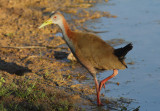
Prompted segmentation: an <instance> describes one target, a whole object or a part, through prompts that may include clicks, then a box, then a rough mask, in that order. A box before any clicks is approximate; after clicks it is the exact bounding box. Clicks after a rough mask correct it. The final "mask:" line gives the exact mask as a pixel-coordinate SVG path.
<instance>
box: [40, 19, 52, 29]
mask: <svg viewBox="0 0 160 111" xmlns="http://www.w3.org/2000/svg"><path fill="white" fill-rule="evenodd" d="M49 24H53V22H52V20H51V18H49V19H48V20H47V21H45V22H44V23H43V24H42V25H41V26H39V27H38V28H39V29H40V28H42V27H44V26H46V25H49Z"/></svg>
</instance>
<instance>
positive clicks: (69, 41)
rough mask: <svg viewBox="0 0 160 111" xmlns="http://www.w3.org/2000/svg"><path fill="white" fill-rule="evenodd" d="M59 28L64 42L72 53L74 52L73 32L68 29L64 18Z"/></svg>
mask: <svg viewBox="0 0 160 111" xmlns="http://www.w3.org/2000/svg"><path fill="white" fill-rule="evenodd" d="M59 27H60V28H61V30H62V33H63V39H64V40H65V41H66V43H67V44H68V46H69V47H70V49H71V50H72V52H74V51H75V50H74V46H73V39H74V38H73V34H74V32H73V31H72V30H71V29H70V28H69V25H68V23H67V21H66V20H65V18H63V21H62V23H61V24H59Z"/></svg>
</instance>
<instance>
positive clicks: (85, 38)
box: [39, 11, 133, 105]
mask: <svg viewBox="0 0 160 111" xmlns="http://www.w3.org/2000/svg"><path fill="white" fill-rule="evenodd" d="M49 24H57V25H58V26H59V27H60V28H61V30H62V33H63V39H64V40H65V41H66V44H67V45H68V46H69V48H70V50H71V51H72V53H73V55H74V56H75V57H76V59H77V60H78V61H79V62H80V63H81V64H82V65H83V66H84V67H85V68H86V69H87V70H88V71H89V72H90V74H91V75H92V76H93V78H94V82H95V86H96V92H97V105H102V103H101V101H100V91H101V88H102V86H104V87H105V82H107V81H108V80H109V79H111V78H113V77H114V76H116V75H117V74H118V69H126V68H127V65H126V63H125V61H124V59H125V55H126V54H127V53H128V52H129V51H130V50H131V49H132V47H133V46H132V44H131V43H129V44H128V45H126V46H125V47H123V48H118V49H114V48H113V47H111V46H110V45H109V44H107V43H106V42H105V41H103V40H102V39H100V38H99V37H98V36H97V35H95V34H93V33H88V32H76V31H72V30H71V29H70V27H69V25H68V23H67V21H66V19H65V18H64V16H63V15H62V14H61V13H60V12H59V11H55V12H52V14H51V16H50V18H49V19H48V20H47V21H46V22H44V23H43V24H42V25H41V26H40V27H39V28H42V27H44V26H46V25H49ZM96 69H104V70H113V74H112V75H111V76H109V77H107V78H106V79H104V80H102V81H101V82H100V84H99V83H98V81H97V78H96V73H97V70H96Z"/></svg>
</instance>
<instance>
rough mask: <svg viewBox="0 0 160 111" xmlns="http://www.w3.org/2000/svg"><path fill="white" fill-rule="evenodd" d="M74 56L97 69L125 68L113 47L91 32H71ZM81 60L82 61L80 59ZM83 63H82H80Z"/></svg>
mask: <svg viewBox="0 0 160 111" xmlns="http://www.w3.org/2000/svg"><path fill="white" fill-rule="evenodd" d="M71 36H72V38H73V41H72V42H73V45H74V48H75V52H73V53H74V54H75V56H76V57H77V59H81V60H82V59H83V61H87V62H88V64H89V65H92V67H94V68H98V69H106V70H112V69H125V68H126V67H125V66H124V65H123V64H122V63H121V61H119V59H118V57H117V56H116V55H114V48H113V47H111V46H110V45H109V44H107V43H106V42H104V41H103V40H102V39H100V38H99V37H98V36H96V35H94V34H92V33H84V32H72V35H71ZM80 62H82V61H80ZM82 64H83V63H82Z"/></svg>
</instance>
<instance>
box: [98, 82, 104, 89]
mask: <svg viewBox="0 0 160 111" xmlns="http://www.w3.org/2000/svg"><path fill="white" fill-rule="evenodd" d="M102 87H104V88H105V82H103V81H101V82H100V84H99V91H101V88H102Z"/></svg>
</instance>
